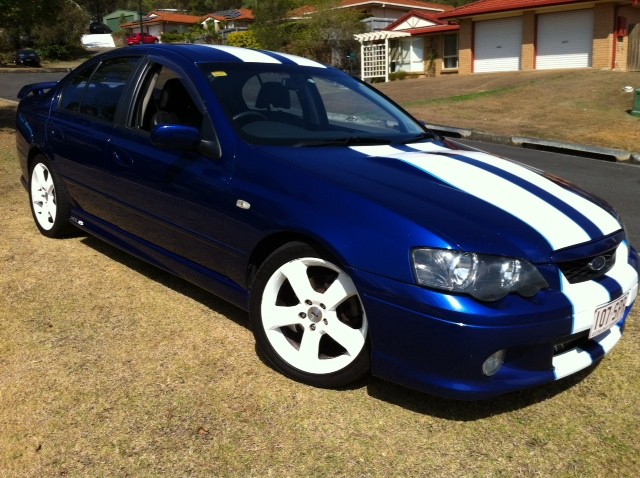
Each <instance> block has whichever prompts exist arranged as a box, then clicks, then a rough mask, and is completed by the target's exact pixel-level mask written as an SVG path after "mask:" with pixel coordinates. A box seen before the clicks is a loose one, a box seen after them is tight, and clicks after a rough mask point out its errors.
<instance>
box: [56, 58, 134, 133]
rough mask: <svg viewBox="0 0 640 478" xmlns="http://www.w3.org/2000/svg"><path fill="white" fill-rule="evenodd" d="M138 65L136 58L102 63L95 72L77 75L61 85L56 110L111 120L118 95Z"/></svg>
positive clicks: (118, 99) (89, 70)
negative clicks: (58, 104) (64, 84)
mask: <svg viewBox="0 0 640 478" xmlns="http://www.w3.org/2000/svg"><path fill="white" fill-rule="evenodd" d="M137 64H138V58H117V59H113V60H107V61H105V62H103V63H102V64H101V65H100V66H99V67H98V68H97V70H95V72H94V70H93V69H91V68H90V69H87V70H85V71H82V72H80V73H79V74H78V75H76V76H75V77H74V78H72V79H71V81H70V82H69V83H68V84H67V85H66V86H65V88H64V90H63V92H62V98H61V100H60V108H62V109H65V110H68V111H77V112H79V113H82V114H85V115H89V116H94V117H96V118H100V119H102V120H105V121H113V119H114V117H115V114H116V108H117V107H118V102H119V101H120V96H121V95H122V92H123V91H124V88H125V86H126V84H127V82H128V81H129V78H130V77H131V74H132V73H133V70H134V69H135V68H136V65H137Z"/></svg>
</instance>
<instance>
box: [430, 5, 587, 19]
mask: <svg viewBox="0 0 640 478" xmlns="http://www.w3.org/2000/svg"><path fill="white" fill-rule="evenodd" d="M587 1H589V0H479V1H477V2H474V3H469V4H467V5H463V6H462V7H458V8H455V9H453V10H450V11H448V12H445V13H442V14H440V15H438V16H439V18H442V19H451V18H462V17H470V16H473V15H482V14H487V13H500V12H510V11H515V10H527V9H530V8H539V7H547V6H554V5H571V4H578V3H583V2H587Z"/></svg>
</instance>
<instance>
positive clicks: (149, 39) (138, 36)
mask: <svg viewBox="0 0 640 478" xmlns="http://www.w3.org/2000/svg"><path fill="white" fill-rule="evenodd" d="M159 41H160V40H158V37H156V36H154V35H151V34H150V33H132V34H130V35H129V36H128V37H127V45H129V46H131V45H141V44H143V43H145V44H149V43H158V42H159Z"/></svg>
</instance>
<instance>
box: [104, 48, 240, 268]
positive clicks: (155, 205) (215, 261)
mask: <svg viewBox="0 0 640 478" xmlns="http://www.w3.org/2000/svg"><path fill="white" fill-rule="evenodd" d="M131 104H132V111H131V114H130V118H129V120H128V122H127V123H126V124H123V125H119V126H118V127H116V129H115V131H114V134H113V136H112V138H111V140H110V142H109V145H108V148H107V154H108V155H109V163H110V167H111V182H110V185H109V187H110V196H111V197H112V198H115V201H114V206H115V208H114V209H117V211H118V215H117V217H113V218H112V221H113V223H114V224H115V225H116V226H118V227H120V228H122V229H124V230H126V231H128V232H129V233H132V234H134V235H135V236H136V237H137V238H138V239H139V240H142V241H144V242H146V243H147V245H150V246H151V247H152V248H155V249H156V250H158V251H159V253H160V254H169V255H174V256H178V258H179V259H186V260H187V261H190V262H193V263H196V264H198V265H200V266H204V267H206V268H207V269H209V270H212V271H216V272H218V273H221V274H225V271H226V270H227V267H228V265H229V264H230V261H231V260H233V259H234V257H235V258H236V259H237V253H236V251H234V250H233V249H231V248H230V247H228V246H227V245H226V244H225V241H224V239H223V238H224V231H225V217H226V215H227V211H226V208H229V207H231V206H230V202H231V199H228V194H227V190H228V182H229V174H230V172H229V169H230V161H231V155H229V154H227V155H223V156H222V157H217V155H212V154H207V153H206V152H203V150H202V149H201V150H189V149H167V148H165V149H163V148H159V147H157V146H154V145H153V144H152V142H151V131H152V130H153V128H154V126H155V125H157V124H159V123H162V124H181V125H188V126H192V127H195V128H197V129H198V130H199V131H200V135H201V138H202V141H203V144H210V143H216V144H217V142H216V138H215V133H214V131H213V126H212V123H211V121H210V119H209V117H208V116H207V114H206V112H205V110H204V106H203V103H202V101H201V99H200V98H199V96H198V94H197V92H196V90H195V88H194V87H193V86H192V84H191V82H190V80H189V78H188V77H187V76H186V75H185V74H183V73H181V71H180V70H179V69H178V68H177V67H175V66H173V65H171V66H170V65H167V64H165V63H163V62H162V61H161V60H157V61H154V62H151V63H150V64H149V65H148V67H147V69H146V72H145V74H144V75H143V77H142V80H141V82H140V87H139V89H138V91H137V93H136V95H135V97H134V98H133V100H132V103H131ZM214 149H215V148H214ZM212 156H216V157H212ZM173 258H174V259H175V257H173Z"/></svg>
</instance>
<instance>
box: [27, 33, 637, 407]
mask: <svg viewBox="0 0 640 478" xmlns="http://www.w3.org/2000/svg"><path fill="white" fill-rule="evenodd" d="M19 97H20V99H21V102H20V105H19V107H18V114H17V120H16V130H17V134H16V138H17V148H18V152H19V160H20V166H21V169H22V181H23V184H24V185H25V187H26V189H27V191H28V193H29V202H30V204H31V211H32V213H33V218H34V220H35V225H36V227H37V228H38V229H39V231H40V232H41V233H42V234H44V235H45V236H48V237H52V238H55V237H61V236H65V235H68V234H69V233H72V232H73V230H77V229H80V230H82V231H83V232H85V233H88V234H92V235H94V236H97V237H99V238H101V239H103V240H105V241H107V242H109V243H111V244H113V245H115V246H117V247H119V248H121V249H123V250H125V251H128V252H130V253H131V254H134V255H135V256H137V257H140V258H142V259H144V260H145V261H148V262H149V263H151V264H154V265H155V266H157V267H160V268H162V269H164V270H167V271H169V272H171V273H173V274H176V275H178V276H180V277H182V278H184V279H186V280H188V281H191V282H192V283H194V284H197V285H198V286H201V287H203V288H204V289H206V290H208V291H211V292H212V293H213V294H216V295H218V296H220V297H222V298H224V299H225V300H227V301H229V302H232V303H233V304H235V305H237V306H239V307H241V308H243V309H244V310H247V311H248V314H249V319H250V325H251V328H252V331H253V333H254V335H255V339H256V342H257V345H258V348H259V350H260V351H261V352H262V355H263V357H264V358H265V359H266V361H268V363H269V364H270V365H271V366H273V367H274V368H275V369H277V370H279V371H280V372H282V373H283V374H285V375H287V376H288V377H291V378H293V379H295V380H298V381H300V382H303V383H307V384H311V385H314V386H318V387H336V388H339V387H344V386H347V385H349V384H352V383H354V382H356V381H358V380H359V379H361V378H362V377H363V376H366V375H367V374H369V373H371V374H373V375H375V376H378V377H381V378H384V379H387V380H390V381H393V382H396V383H399V384H403V385H405V386H408V387H411V388H414V389H418V390H421V391H424V392H427V393H432V394H437V395H442V396H446V397H452V398H459V399H481V398H486V397H491V396H495V395H499V394H503V393H506V392H510V391H513V390H519V389H523V388H527V387H533V386H537V385H540V384H544V383H548V382H552V381H554V380H558V379H561V378H562V377H566V376H568V375H570V374H573V373H575V372H577V371H579V370H582V369H584V368H586V367H589V366H590V365H591V364H593V363H595V362H596V361H598V360H599V359H601V358H602V357H603V356H604V355H605V354H607V353H608V352H609V351H610V350H611V349H612V348H613V347H614V346H615V345H616V343H617V342H618V341H619V340H620V338H621V336H622V333H623V330H624V326H625V321H626V319H627V316H628V314H629V311H630V310H631V307H632V306H633V303H634V301H635V299H636V296H637V293H638V269H639V259H638V255H637V253H636V251H635V250H634V249H633V248H632V247H631V246H630V244H629V241H628V239H627V237H626V233H625V229H624V226H623V224H622V222H621V220H620V218H619V217H618V215H617V214H616V212H615V211H614V210H613V209H612V208H611V206H609V205H608V204H606V203H605V202H603V201H602V200H600V199H598V198H596V197H594V196H591V195H589V194H588V193H586V192H584V191H582V190H580V189H578V188H576V187H575V186H572V185H571V184H568V183H567V182H565V181H563V180H561V179H559V178H557V177H553V176H550V175H547V174H545V173H543V172H541V171H538V170H533V169H530V168H527V167H524V166H522V165H519V164H516V163H513V162H511V161H509V160H506V159H503V158H498V157H495V156H491V155H489V154H487V153H484V152H481V151H477V150H470V149H468V148H465V147H463V146H461V145H459V144H454V143H452V142H450V141H448V140H445V139H442V138H440V137H437V136H436V135H434V134H432V133H431V132H429V131H428V130H426V129H425V128H424V127H423V126H422V124H421V123H419V122H418V121H416V120H415V119H414V118H412V117H411V116H409V115H408V114H407V113H406V112H405V111H403V110H402V109H401V108H400V107H399V106H397V105H396V104H394V103H393V102H392V101H390V100H389V99H387V98H385V97H384V96H382V95H381V94H380V93H378V92H377V91H376V90H374V89H373V88H371V87H370V86H368V85H366V84H365V83H362V82H359V81H358V80H355V79H354V78H352V77H350V76H349V75H346V74H345V73H343V72H341V71H339V70H336V69H333V68H330V67H326V66H325V65H322V64H319V63H316V62H314V61H311V60H308V59H305V58H300V57H295V56H291V55H287V54H283V53H274V52H267V51H256V50H246V49H240V48H234V47H223V46H206V45H190V46H187V45H150V46H140V47H139V48H135V49H120V50H114V51H112V52H108V53H105V54H102V55H99V56H96V57H94V58H92V59H91V60H89V61H87V62H86V63H84V64H83V65H81V66H80V67H78V68H77V69H75V70H74V71H73V72H71V73H70V74H69V75H68V76H67V77H65V78H64V79H63V80H62V81H60V82H58V83H40V84H34V85H27V86H25V87H24V88H23V89H22V90H21V92H20V94H19Z"/></svg>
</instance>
